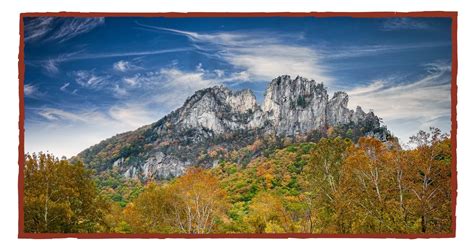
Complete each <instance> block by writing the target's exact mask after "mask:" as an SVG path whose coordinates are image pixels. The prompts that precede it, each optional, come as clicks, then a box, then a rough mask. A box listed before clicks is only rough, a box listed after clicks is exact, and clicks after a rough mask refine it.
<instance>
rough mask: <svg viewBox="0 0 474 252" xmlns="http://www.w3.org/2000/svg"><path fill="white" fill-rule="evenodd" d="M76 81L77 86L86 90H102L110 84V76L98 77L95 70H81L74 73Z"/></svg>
mask: <svg viewBox="0 0 474 252" xmlns="http://www.w3.org/2000/svg"><path fill="white" fill-rule="evenodd" d="M73 75H74V80H75V81H76V83H77V84H79V85H81V86H82V87H85V88H92V89H97V88H102V87H104V86H105V85H107V84H108V80H109V78H110V76H108V75H98V74H96V73H95V70H90V71H86V70H79V71H74V72H73Z"/></svg>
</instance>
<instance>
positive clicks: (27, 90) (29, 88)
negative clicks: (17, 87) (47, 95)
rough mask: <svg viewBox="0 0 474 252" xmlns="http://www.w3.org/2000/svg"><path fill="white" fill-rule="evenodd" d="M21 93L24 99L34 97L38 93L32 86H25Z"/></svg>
mask: <svg viewBox="0 0 474 252" xmlns="http://www.w3.org/2000/svg"><path fill="white" fill-rule="evenodd" d="M23 93H24V94H25V96H26V97H35V96H36V94H37V93H38V88H37V87H36V86H35V85H33V84H25V86H24V87H23Z"/></svg>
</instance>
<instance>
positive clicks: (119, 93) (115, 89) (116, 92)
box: [112, 84, 128, 98]
mask: <svg viewBox="0 0 474 252" xmlns="http://www.w3.org/2000/svg"><path fill="white" fill-rule="evenodd" d="M112 90H113V92H114V95H115V97H118V98H122V97H124V96H127V95H128V92H127V90H126V89H125V88H121V87H120V86H119V85H117V84H115V86H114V87H113V88H112Z"/></svg>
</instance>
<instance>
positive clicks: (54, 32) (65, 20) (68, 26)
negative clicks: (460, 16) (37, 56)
mask: <svg viewBox="0 0 474 252" xmlns="http://www.w3.org/2000/svg"><path fill="white" fill-rule="evenodd" d="M104 22H105V19H104V18H71V17H38V18H28V19H26V20H25V41H26V42H29V41H37V40H40V39H41V40H43V41H56V42H59V43H61V42H64V41H67V40H70V39H72V38H74V37H76V36H78V35H81V34H83V33H87V32H89V31H91V30H93V29H94V28H96V27H97V26H99V25H101V24H103V23H104Z"/></svg>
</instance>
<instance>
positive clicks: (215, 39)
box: [139, 24, 331, 82]
mask: <svg viewBox="0 0 474 252" xmlns="http://www.w3.org/2000/svg"><path fill="white" fill-rule="evenodd" d="M139 25H140V26H141V27H143V28H146V29H149V30H152V31H156V32H170V33H174V34H177V35H181V36H185V37H187V38H188V39H190V40H191V41H192V42H193V43H194V47H195V49H196V51H197V52H200V53H202V54H205V55H207V56H209V57H215V58H217V59H220V60H223V61H225V62H227V63H229V64H231V65H233V66H234V67H235V68H236V69H240V71H242V72H245V74H247V75H248V76H249V78H250V79H252V80H262V81H268V80H271V79H273V78H275V76H279V75H282V74H289V75H293V76H296V75H302V76H305V77H307V78H312V79H315V80H317V81H323V82H328V81H330V80H331V78H330V76H328V74H327V70H328V69H327V68H326V67H324V66H323V65H322V64H321V62H320V58H321V56H320V54H319V53H318V52H317V51H316V50H315V49H314V48H311V47H308V46H303V45H297V44H295V43H291V39H289V38H287V37H285V36H283V35H281V34H275V33H265V32H259V33H256V32H248V31H247V32H245V33H243V32H232V33H231V32H218V33H197V32H189V31H182V30H176V29H168V28H163V27H155V26H149V25H143V24H139Z"/></svg>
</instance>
